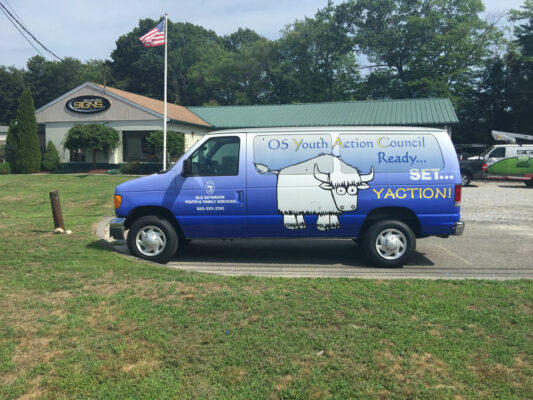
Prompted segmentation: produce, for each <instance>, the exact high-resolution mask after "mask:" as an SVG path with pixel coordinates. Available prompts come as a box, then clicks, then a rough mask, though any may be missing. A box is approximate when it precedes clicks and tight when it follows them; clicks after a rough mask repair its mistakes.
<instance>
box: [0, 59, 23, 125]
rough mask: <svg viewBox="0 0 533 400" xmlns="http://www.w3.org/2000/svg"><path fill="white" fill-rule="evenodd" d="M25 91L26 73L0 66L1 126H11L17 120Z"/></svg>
mask: <svg viewBox="0 0 533 400" xmlns="http://www.w3.org/2000/svg"><path fill="white" fill-rule="evenodd" d="M23 90H24V71H23V70H20V69H17V68H15V67H8V68H6V67H4V66H0V124H1V123H4V124H9V122H10V121H11V120H12V119H13V118H15V114H16V113H17V107H18V103H19V102H18V101H19V98H20V95H21V94H22V91H23Z"/></svg>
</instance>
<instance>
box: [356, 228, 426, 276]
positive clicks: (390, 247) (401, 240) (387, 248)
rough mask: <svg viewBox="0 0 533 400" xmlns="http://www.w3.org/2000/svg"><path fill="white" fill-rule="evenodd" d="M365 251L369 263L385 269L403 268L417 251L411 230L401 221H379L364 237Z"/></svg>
mask: <svg viewBox="0 0 533 400" xmlns="http://www.w3.org/2000/svg"><path fill="white" fill-rule="evenodd" d="M363 249H364V251H365V253H366V256H367V257H368V259H369V261H370V262H372V263H373V264H377V265H380V266H383V267H401V266H402V265H403V264H404V263H405V262H406V261H407V260H408V259H409V258H410V257H411V256H412V255H413V253H414V251H415V249H416V237H415V234H414V233H413V231H412V230H411V228H410V227H409V226H408V225H407V224H405V223H403V222H400V221H395V220H385V221H378V222H376V223H374V224H373V225H371V226H370V228H368V230H367V231H366V233H365V235H364V237H363Z"/></svg>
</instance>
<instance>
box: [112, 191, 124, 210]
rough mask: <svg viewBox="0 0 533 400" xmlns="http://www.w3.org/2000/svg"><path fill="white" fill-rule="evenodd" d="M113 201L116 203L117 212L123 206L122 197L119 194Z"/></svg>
mask: <svg viewBox="0 0 533 400" xmlns="http://www.w3.org/2000/svg"><path fill="white" fill-rule="evenodd" d="M113 200H114V201H115V210H116V209H117V208H119V207H120V205H121V204H122V196H121V195H119V194H116V195H115V197H113Z"/></svg>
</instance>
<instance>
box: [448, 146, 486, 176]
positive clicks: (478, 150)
mask: <svg viewBox="0 0 533 400" xmlns="http://www.w3.org/2000/svg"><path fill="white" fill-rule="evenodd" d="M454 146H455V150H456V151H457V156H458V158H459V167H460V169H461V185H463V186H468V185H470V182H471V181H472V180H474V179H485V178H486V174H485V171H483V168H482V167H483V163H484V161H483V160H482V157H481V155H482V154H483V153H484V152H485V151H486V149H487V147H489V146H488V145H486V144H462V143H461V144H455V145H454Z"/></svg>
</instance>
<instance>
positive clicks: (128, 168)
mask: <svg viewBox="0 0 533 400" xmlns="http://www.w3.org/2000/svg"><path fill="white" fill-rule="evenodd" d="M120 173H122V174H125V175H140V174H142V173H144V168H143V165H142V164H141V163H140V162H129V163H126V164H122V165H121V166H120Z"/></svg>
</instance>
